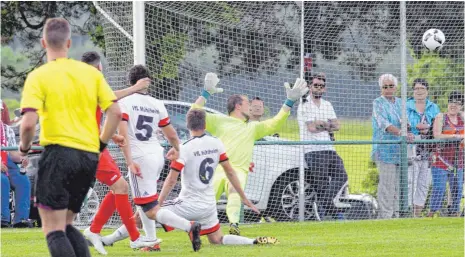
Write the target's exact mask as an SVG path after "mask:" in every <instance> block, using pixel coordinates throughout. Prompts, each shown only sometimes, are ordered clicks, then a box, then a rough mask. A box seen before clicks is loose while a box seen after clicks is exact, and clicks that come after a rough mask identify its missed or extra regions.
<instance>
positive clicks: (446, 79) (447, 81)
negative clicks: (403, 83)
mask: <svg viewBox="0 0 465 257" xmlns="http://www.w3.org/2000/svg"><path fill="white" fill-rule="evenodd" d="M410 52H411V55H412V56H413V58H414V62H413V64H410V65H408V66H407V74H408V86H409V89H410V90H411V85H412V83H413V81H414V80H415V79H416V78H423V79H426V80H427V81H428V83H429V90H428V91H429V96H430V99H431V100H432V101H433V102H435V103H437V104H439V106H440V108H441V109H442V110H444V109H445V108H447V97H448V95H449V93H450V92H451V91H453V90H459V91H463V90H464V66H463V60H462V62H458V61H456V60H454V59H452V58H447V57H441V56H440V55H439V53H435V52H425V53H423V54H422V55H421V57H420V58H418V56H416V55H415V54H414V53H413V51H412V50H411V49H410Z"/></svg>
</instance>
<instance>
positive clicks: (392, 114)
mask: <svg viewBox="0 0 465 257" xmlns="http://www.w3.org/2000/svg"><path fill="white" fill-rule="evenodd" d="M378 84H379V87H380V89H381V96H380V97H378V98H376V99H375V100H374V101H373V115H372V126H373V141H379V140H399V139H400V136H401V99H400V98H398V97H396V96H395V93H396V90H397V78H396V77H394V75H392V74H383V75H381V76H380V77H379V80H378ZM412 139H413V135H412V134H409V140H412ZM372 159H373V160H374V161H375V162H376V166H377V167H378V171H379V183H378V204H379V212H378V218H380V219H390V218H392V217H393V215H394V216H395V217H398V216H399V176H400V145H399V144H374V145H373V150H372Z"/></svg>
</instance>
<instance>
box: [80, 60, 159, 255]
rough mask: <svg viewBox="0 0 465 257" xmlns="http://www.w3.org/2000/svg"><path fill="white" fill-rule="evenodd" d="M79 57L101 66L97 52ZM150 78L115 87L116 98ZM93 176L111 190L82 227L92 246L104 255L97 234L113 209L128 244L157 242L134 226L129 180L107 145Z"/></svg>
mask: <svg viewBox="0 0 465 257" xmlns="http://www.w3.org/2000/svg"><path fill="white" fill-rule="evenodd" d="M81 61H83V62H85V63H87V64H89V65H92V66H94V67H95V68H97V69H98V70H100V71H101V70H102V64H101V62H100V56H99V54H98V53H96V52H87V53H85V54H84V55H83V56H82V58H81ZM149 83H150V81H149V80H148V81H147V80H140V81H138V82H137V83H136V84H135V85H134V86H132V87H129V88H126V89H123V90H118V91H115V92H114V93H115V95H116V97H117V99H121V98H123V97H126V96H129V95H131V94H133V93H135V92H137V91H139V90H141V89H146V88H147V87H148V85H149ZM102 115H103V113H102V111H101V110H100V109H99V108H98V109H97V113H96V118H97V124H99V126H100V124H101V119H102ZM112 139H113V141H114V142H115V143H117V144H118V145H120V146H122V145H124V144H125V139H124V137H122V136H119V135H113V137H112ZM96 178H97V179H98V180H99V181H100V182H101V183H102V184H105V185H107V186H108V187H110V191H109V192H108V194H107V195H106V196H105V198H104V199H103V200H102V203H101V205H100V208H99V210H98V211H97V213H96V215H95V217H94V220H93V221H92V224H91V225H90V227H89V228H87V229H85V230H84V235H85V236H86V237H87V239H88V240H89V241H90V242H91V243H92V244H93V245H94V247H95V250H97V251H98V252H99V253H100V254H104V255H106V254H107V252H106V250H105V248H104V247H103V243H102V240H101V236H100V231H101V230H102V228H103V226H104V225H105V223H106V222H107V221H108V219H110V217H111V216H112V215H113V212H114V211H115V210H117V211H118V213H119V215H120V217H121V220H122V221H123V224H124V225H125V226H126V229H127V230H128V233H129V237H130V239H131V242H130V246H131V248H135V249H137V248H142V247H152V246H154V245H156V244H158V243H159V242H160V241H159V240H158V239H156V238H147V237H144V236H141V235H140V233H139V230H138V229H137V226H136V223H135V220H134V219H133V218H132V216H133V210H132V207H131V204H130V202H129V195H128V193H129V187H128V183H127V182H126V180H124V178H122V177H121V172H120V170H119V168H118V165H117V164H116V162H115V161H114V160H113V158H112V157H111V155H110V152H109V151H108V149H105V150H104V151H103V152H102V153H101V155H100V160H99V163H98V167H97V173H96Z"/></svg>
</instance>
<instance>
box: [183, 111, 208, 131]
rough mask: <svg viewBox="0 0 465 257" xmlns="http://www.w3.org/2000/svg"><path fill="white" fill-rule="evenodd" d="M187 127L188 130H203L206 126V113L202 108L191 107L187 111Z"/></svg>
mask: <svg viewBox="0 0 465 257" xmlns="http://www.w3.org/2000/svg"><path fill="white" fill-rule="evenodd" d="M186 116H187V118H186V120H187V128H188V129H189V130H193V131H198V130H204V129H205V126H206V118H205V117H206V113H205V111H204V110H202V109H191V110H189V111H188V112H187V115H186Z"/></svg>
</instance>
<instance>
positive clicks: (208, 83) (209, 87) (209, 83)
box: [194, 72, 223, 108]
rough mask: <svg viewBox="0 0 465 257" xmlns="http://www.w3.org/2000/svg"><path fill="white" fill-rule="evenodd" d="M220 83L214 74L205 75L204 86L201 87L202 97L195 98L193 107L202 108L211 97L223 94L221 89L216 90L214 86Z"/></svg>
mask: <svg viewBox="0 0 465 257" xmlns="http://www.w3.org/2000/svg"><path fill="white" fill-rule="evenodd" d="M218 82H220V79H219V78H218V76H217V75H216V74H215V73H211V72H209V73H207V75H205V85H204V87H203V91H202V95H200V96H199V98H197V101H195V103H194V107H200V108H202V107H203V106H204V105H205V103H206V102H207V100H208V99H209V98H210V96H211V95H213V94H216V93H221V92H223V89H222V88H217V87H216V85H217V84H218Z"/></svg>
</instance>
